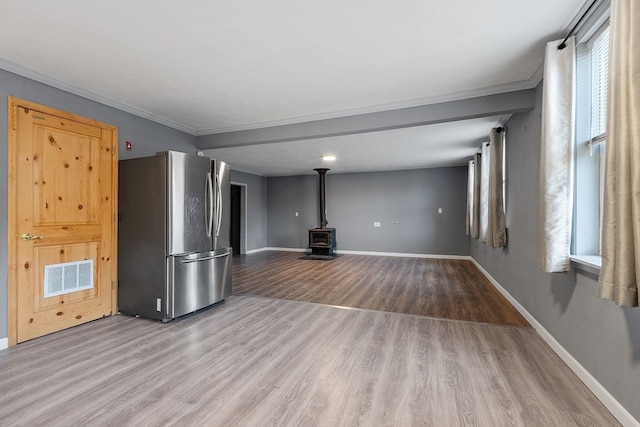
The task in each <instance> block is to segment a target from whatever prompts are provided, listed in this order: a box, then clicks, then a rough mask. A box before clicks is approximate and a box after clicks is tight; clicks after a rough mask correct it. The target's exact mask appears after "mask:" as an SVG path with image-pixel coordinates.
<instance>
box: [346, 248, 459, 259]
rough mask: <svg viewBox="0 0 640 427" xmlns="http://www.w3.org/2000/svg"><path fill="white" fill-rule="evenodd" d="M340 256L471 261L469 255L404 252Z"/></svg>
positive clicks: (358, 252) (351, 252) (362, 253)
mask: <svg viewBox="0 0 640 427" xmlns="http://www.w3.org/2000/svg"><path fill="white" fill-rule="evenodd" d="M336 252H337V253H338V254H348V255H369V256H388V257H402V258H434V259H471V257H469V256H467V255H436V254H409V253H403V252H370V251H343V250H340V249H339V250H336Z"/></svg>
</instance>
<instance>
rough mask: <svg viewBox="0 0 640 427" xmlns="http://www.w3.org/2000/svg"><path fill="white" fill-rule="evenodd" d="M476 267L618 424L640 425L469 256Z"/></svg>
mask: <svg viewBox="0 0 640 427" xmlns="http://www.w3.org/2000/svg"><path fill="white" fill-rule="evenodd" d="M469 259H471V261H472V262H473V263H474V264H475V266H476V267H478V269H479V270H480V271H481V272H482V274H484V275H485V276H486V278H487V279H489V281H490V282H491V284H493V286H494V287H495V288H496V289H497V290H498V291H499V292H500V293H501V294H502V295H503V296H504V297H505V298H506V299H508V300H509V302H510V303H511V304H512V305H513V306H514V307H515V308H516V310H518V311H519V312H520V314H522V316H524V318H525V319H527V321H528V322H529V323H530V324H531V326H533V328H534V329H535V330H536V332H538V334H540V336H541V337H542V339H543V340H544V341H545V342H546V343H547V344H548V345H549V347H551V349H552V350H553V351H554V352H555V353H556V354H557V355H558V356H559V357H560V358H561V359H562V360H563V361H564V363H566V364H567V366H568V367H569V369H571V370H572V371H573V372H574V373H575V374H576V375H577V376H578V378H580V380H581V381H582V382H583V383H584V384H585V385H586V386H587V387H588V388H589V390H591V392H592V393H593V394H594V395H595V396H596V397H597V398H598V399H599V400H600V401H601V402H602V404H603V405H604V406H606V408H607V409H608V410H609V411H610V412H611V414H613V416H614V417H616V419H617V420H618V421H620V424H622V425H623V426H625V427H640V422H638V420H636V419H635V418H634V417H633V416H632V415H631V414H630V413H629V411H627V410H626V409H625V408H624V406H622V405H621V404H620V402H618V401H617V400H616V398H614V397H613V396H612V395H611V393H609V391H608V390H607V389H606V388H604V386H603V385H602V384H600V383H599V382H598V380H596V379H595V378H594V377H593V375H591V374H590V373H589V371H587V370H586V369H585V368H584V366H582V365H581V364H580V363H579V362H578V361H577V360H576V359H575V358H574V357H573V356H572V355H571V353H569V352H568V351H567V350H566V349H565V348H564V347H563V346H562V345H561V344H560V343H559V342H558V341H557V340H556V339H555V338H554V337H553V335H551V334H550V333H549V331H547V330H546V329H545V328H544V326H542V324H541V323H540V322H538V321H537V320H536V318H535V317H533V316H532V315H531V313H529V312H528V311H527V309H525V308H524V307H523V306H522V304H520V303H519V302H518V301H517V300H516V299H515V298H513V296H511V294H510V293H509V292H507V290H506V289H505V288H503V287H502V285H500V283H498V281H497V280H496V279H494V278H493V276H491V274H489V272H488V271H487V270H485V269H484V268H483V267H482V266H481V265H480V264H479V263H478V261H476V260H475V259H474V258H472V257H469Z"/></svg>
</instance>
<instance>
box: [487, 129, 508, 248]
mask: <svg viewBox="0 0 640 427" xmlns="http://www.w3.org/2000/svg"><path fill="white" fill-rule="evenodd" d="M505 133H506V132H505V129H504V128H493V129H491V139H490V142H489V149H490V150H491V155H490V157H491V159H490V164H489V230H490V233H489V236H488V243H489V244H491V246H493V247H494V248H498V247H502V246H507V227H506V224H505V217H504V143H505Z"/></svg>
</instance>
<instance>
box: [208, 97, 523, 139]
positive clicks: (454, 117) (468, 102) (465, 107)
mask: <svg viewBox="0 0 640 427" xmlns="http://www.w3.org/2000/svg"><path fill="white" fill-rule="evenodd" d="M534 106H535V89H526V90H519V91H514V92H506V93H500V94H496V95H488V96H482V97H477V98H467V99H462V100H458V101H449V102H442V103H438V104H430V105H422V106H418V107H409V108H401V109H398V110H388V111H381V112H377V113H366V114H358V115H353V116H345V117H337V118H333V119H323V120H314V121H308V122H302V123H295V124H289V125H280V126H272V127H265V128H260V129H249V130H239V131H232V132H223V133H215V134H210V135H201V136H198V137H197V138H196V146H197V147H198V148H199V149H201V150H207V149H213V148H227V147H240V146H246V145H256V144H269V143H274V142H286V141H299V140H306V139H315V138H325V137H330V136H339V135H350V134H356V133H365V132H378V131H383V130H390V129H399V128H405V127H412V126H423V125H431V124H436V123H446V122H453V121H459V120H467V119H475V118H479V117H488V116H498V115H503V114H514V113H522V112H525V111H529V110H532V109H533V107H534Z"/></svg>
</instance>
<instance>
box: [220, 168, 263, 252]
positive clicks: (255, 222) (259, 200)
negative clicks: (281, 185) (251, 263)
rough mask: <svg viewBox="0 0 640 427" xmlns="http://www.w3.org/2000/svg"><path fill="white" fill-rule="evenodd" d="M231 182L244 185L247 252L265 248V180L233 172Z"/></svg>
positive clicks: (260, 177) (261, 177)
mask: <svg viewBox="0 0 640 427" xmlns="http://www.w3.org/2000/svg"><path fill="white" fill-rule="evenodd" d="M229 166H230V167H231V182H233V183H235V184H246V192H247V193H246V194H247V206H246V209H247V211H246V214H247V230H246V233H247V248H246V249H247V251H251V250H253V249H261V248H264V247H266V246H267V178H265V177H263V176H258V175H253V174H250V173H245V172H240V171H236V170H233V165H229Z"/></svg>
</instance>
